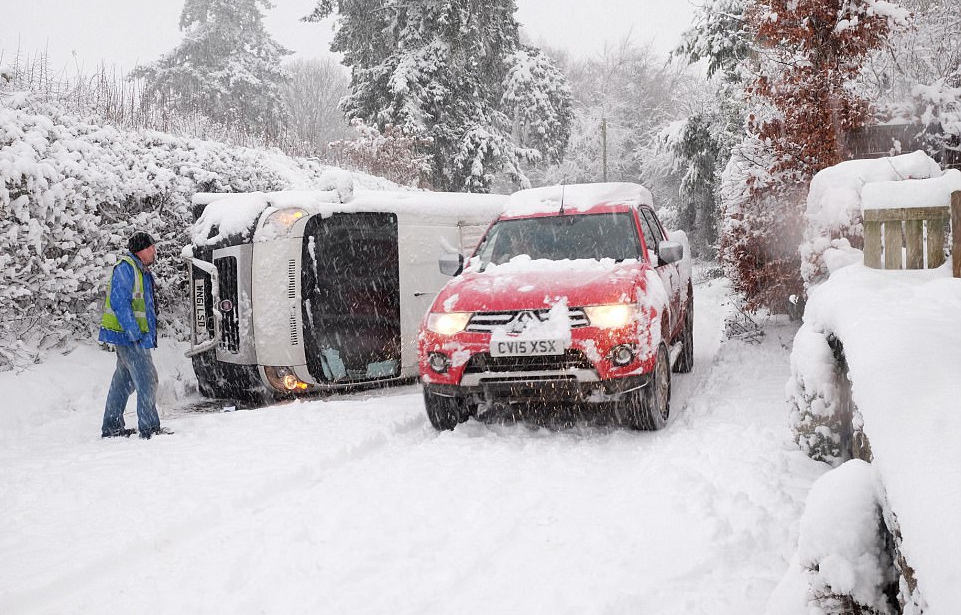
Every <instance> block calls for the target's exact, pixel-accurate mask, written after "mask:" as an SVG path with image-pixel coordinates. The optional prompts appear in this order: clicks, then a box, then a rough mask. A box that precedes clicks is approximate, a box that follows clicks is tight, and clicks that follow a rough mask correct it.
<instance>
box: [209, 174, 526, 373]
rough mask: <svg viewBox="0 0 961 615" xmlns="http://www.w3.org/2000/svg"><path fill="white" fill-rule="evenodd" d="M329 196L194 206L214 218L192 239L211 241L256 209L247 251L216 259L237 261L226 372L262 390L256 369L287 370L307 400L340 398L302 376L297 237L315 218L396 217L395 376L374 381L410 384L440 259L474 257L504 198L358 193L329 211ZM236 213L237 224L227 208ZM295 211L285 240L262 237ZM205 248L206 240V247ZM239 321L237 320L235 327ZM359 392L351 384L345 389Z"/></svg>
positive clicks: (226, 199)
mask: <svg viewBox="0 0 961 615" xmlns="http://www.w3.org/2000/svg"><path fill="white" fill-rule="evenodd" d="M332 196H335V194H334V193H332V192H320V191H288V192H280V193H266V194H265V193H251V194H239V195H224V196H223V197H222V198H221V197H220V195H198V197H200V198H199V200H198V199H195V202H201V201H203V202H210V203H217V205H218V206H220V207H221V209H220V210H219V211H218V212H215V213H217V214H218V215H219V216H220V218H219V219H217V218H214V217H213V216H209V217H208V218H207V219H204V218H202V219H201V220H200V221H199V222H198V225H200V226H202V228H199V230H198V229H194V231H195V233H194V237H195V238H196V237H208V236H211V237H213V236H215V234H214V233H211V232H210V229H211V228H216V226H215V225H216V224H220V225H221V226H224V225H225V222H224V221H227V222H231V223H233V225H234V226H238V225H237V224H236V216H238V215H240V213H243V214H245V215H246V216H248V217H251V216H253V215H254V214H255V213H256V212H255V210H256V209H257V208H256V207H254V206H255V205H257V204H258V203H260V204H261V205H260V207H261V208H260V210H259V211H260V213H259V214H257V215H256V218H251V221H254V220H255V221H256V222H255V224H256V231H255V232H254V235H253V237H252V238H251V242H250V243H246V244H243V245H239V246H232V247H229V248H223V249H217V250H216V251H215V254H214V258H215V259H216V258H220V257H221V255H231V256H237V267H238V279H239V280H244V281H243V282H242V283H241V282H238V296H240V297H243V299H242V300H241V301H239V303H241V304H242V305H238V306H237V309H238V310H241V312H240V313H241V315H242V316H243V318H244V319H245V322H246V324H241V343H240V346H241V351H240V352H238V353H234V354H230V355H228V354H225V353H222V352H221V351H220V350H218V353H217V359H218V360H219V361H223V362H232V363H240V364H246V365H257V366H259V367H260V369H259V372H260V374H261V378H262V379H263V380H264V384H269V383H268V382H267V380H266V377H265V375H264V370H263V367H265V366H271V367H286V368H291V369H292V370H293V372H294V374H295V375H296V376H297V377H298V378H299V379H300V380H302V381H303V382H306V383H307V384H309V385H312V386H311V388H312V389H313V390H319V389H323V388H340V387H342V386H343V385H342V384H339V383H327V382H317V381H316V380H315V379H314V378H313V377H312V376H311V374H310V372H309V371H308V368H307V357H306V355H305V344H304V322H303V294H302V289H301V283H302V277H301V274H302V262H301V260H302V254H303V252H302V250H303V237H304V230H305V227H306V226H307V223H308V221H309V220H310V219H311V218H312V217H313V216H323V217H327V216H330V215H334V214H344V215H350V214H351V213H356V212H384V213H394V214H395V215H396V216H397V241H398V268H399V271H398V274H399V288H400V291H399V292H400V295H401V296H400V336H401V357H400V374H399V375H398V376H396V377H392V378H385V379H383V380H381V381H390V380H395V379H404V378H412V377H416V375H417V373H418V366H417V331H418V328H419V326H420V323H421V321H422V320H423V319H424V317H425V315H426V313H427V310H428V309H429V307H430V305H431V303H432V302H433V300H434V298H435V297H436V295H437V293H438V292H439V291H440V289H441V288H442V287H443V286H444V284H446V283H447V281H448V280H449V279H450V278H449V277H447V276H445V275H444V274H442V273H441V272H440V268H439V261H440V259H441V257H442V256H444V255H445V254H450V253H452V252H459V253H460V254H462V255H464V256H465V258H466V257H467V256H469V255H470V253H471V252H472V251H473V249H474V248H475V247H476V244H477V242H478V241H479V240H480V238H481V237H482V236H483V234H484V232H485V231H486V229H487V228H488V227H489V225H490V222H491V221H492V220H493V219H494V218H496V217H497V215H498V213H499V212H500V211H501V210H502V208H503V206H504V204H506V202H507V199H508V197H507V196H506V195H463V194H449V193H430V192H403V193H391V192H383V191H358V192H355V193H354V194H353V195H351V196H350V197H348V198H347V199H345V202H344V203H337V202H329V201H330V200H333V199H331V197H332ZM232 201H233V202H236V203H237V204H238V205H243V206H245V207H246V209H239V210H238V212H239V213H238V214H234V213H232V212H231V210H230V209H228V207H227V205H229V204H230V203H231V202H232ZM290 207H299V208H302V209H303V210H304V213H305V215H304V216H303V217H302V218H300V219H299V220H298V221H297V222H296V223H294V225H293V226H292V227H291V228H290V229H289V230H288V231H287V232H286V233H285V234H284V233H283V232H281V233H280V235H278V231H277V229H276V228H269V227H266V228H265V222H266V220H267V219H268V217H269V216H270V215H271V214H272V213H274V212H276V211H279V210H281V209H285V208H290ZM211 241H212V240H211ZM243 322H244V321H243V320H242V323H243ZM350 384H356V383H350Z"/></svg>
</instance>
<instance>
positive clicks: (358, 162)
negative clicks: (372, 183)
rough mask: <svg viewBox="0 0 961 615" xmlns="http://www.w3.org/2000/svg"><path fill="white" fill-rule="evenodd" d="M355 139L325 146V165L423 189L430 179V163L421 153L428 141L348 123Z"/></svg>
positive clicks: (358, 121) (389, 129) (357, 121)
mask: <svg viewBox="0 0 961 615" xmlns="http://www.w3.org/2000/svg"><path fill="white" fill-rule="evenodd" d="M350 123H351V125H352V126H353V128H354V130H355V131H357V138H356V139H352V140H348V139H342V140H338V141H334V142H332V143H330V144H329V146H328V148H329V150H330V151H329V152H328V155H327V158H328V160H329V162H331V163H333V164H335V165H337V166H339V167H343V168H345V169H354V170H360V171H365V172H367V173H370V174H371V175H377V176H379V177H384V178H386V179H389V180H391V181H393V182H396V183H398V184H402V185H405V186H412V187H423V186H424V185H426V184H427V178H428V176H429V175H430V161H429V160H428V159H427V156H426V155H425V154H423V153H419V152H423V151H425V150H427V149H428V148H429V146H430V140H429V139H424V138H420V139H418V138H416V137H410V136H407V135H405V134H404V133H403V132H402V131H401V130H400V129H398V128H397V127H395V126H389V125H388V126H386V127H385V128H384V131H383V132H381V131H380V130H378V129H377V127H376V126H368V125H367V124H365V123H364V121H363V120H361V119H354V120H351V122H350Z"/></svg>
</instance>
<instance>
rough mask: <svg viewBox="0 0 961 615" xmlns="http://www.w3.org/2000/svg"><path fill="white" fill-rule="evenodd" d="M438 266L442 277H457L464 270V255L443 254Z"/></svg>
mask: <svg viewBox="0 0 961 615" xmlns="http://www.w3.org/2000/svg"><path fill="white" fill-rule="evenodd" d="M438 264H439V265H440V272H441V273H443V274H444V275H449V276H455V275H459V274H460V272H461V271H463V270H464V255H463V254H444V255H443V256H441V257H440V260H439V261H438Z"/></svg>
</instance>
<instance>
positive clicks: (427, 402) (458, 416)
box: [424, 389, 472, 431]
mask: <svg viewBox="0 0 961 615" xmlns="http://www.w3.org/2000/svg"><path fill="white" fill-rule="evenodd" d="M424 407H425V408H426V409H427V418H428V419H429V420H430V424H431V425H432V426H433V427H434V429H436V430H437V431H450V430H452V429H454V428H455V427H457V425H459V424H460V423H463V422H464V421H466V420H467V419H468V418H470V416H471V414H472V412H471V411H470V406H469V405H468V402H467V400H466V399H464V398H463V397H444V396H442V395H437V394H436V393H432V392H430V390H428V389H424Z"/></svg>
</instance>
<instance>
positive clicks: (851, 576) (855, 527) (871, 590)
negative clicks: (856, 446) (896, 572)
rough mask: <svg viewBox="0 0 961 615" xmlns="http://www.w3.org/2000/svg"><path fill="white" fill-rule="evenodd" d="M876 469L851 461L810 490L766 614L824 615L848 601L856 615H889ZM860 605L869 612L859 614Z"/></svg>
mask: <svg viewBox="0 0 961 615" xmlns="http://www.w3.org/2000/svg"><path fill="white" fill-rule="evenodd" d="M880 500H881V497H880V492H879V485H878V479H877V475H876V473H875V469H874V468H873V467H872V466H871V464H868V463H866V462H864V461H861V460H859V459H855V460H852V461H849V462H847V463H845V464H844V465H842V466H840V467H839V468H836V469H834V470H832V471H830V472H828V473H826V474H824V475H823V476H821V477H820V478H819V479H818V480H817V481H816V482H815V483H814V485H813V486H812V487H811V491H810V493H809V494H808V499H807V504H806V507H805V510H804V515H803V516H802V517H801V524H800V535H799V537H798V550H797V555H796V557H795V558H794V559H793V561H792V564H791V567H790V569H789V570H788V573H787V575H786V576H785V578H784V580H782V582H781V583H780V585H778V587H777V589H775V591H774V593H773V594H772V595H771V599H770V601H769V602H768V607H767V611H766V612H767V613H769V614H770V615H789V614H798V615H800V614H802V613H803V614H806V615H822V614H823V615H827V614H829V613H836V612H851V611H850V610H845V609H841V607H842V606H844V605H847V606H850V603H851V602H852V601H853V602H854V603H855V604H857V605H859V606H860V607H862V610H861V611H857V610H855V611H853V612H872V613H890V612H891V611H890V606H889V605H888V603H887V599H886V597H885V594H884V589H885V587H886V586H888V585H889V584H890V583H891V582H892V581H893V569H892V562H891V560H890V558H889V557H888V556H887V554H886V553H885V550H884V548H883V539H882V537H881V532H880V528H881V525H880V524H881V504H880ZM863 607H868V608H870V609H873V610H871V611H865V610H863Z"/></svg>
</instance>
